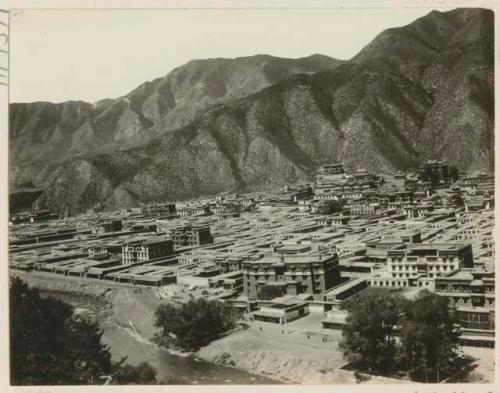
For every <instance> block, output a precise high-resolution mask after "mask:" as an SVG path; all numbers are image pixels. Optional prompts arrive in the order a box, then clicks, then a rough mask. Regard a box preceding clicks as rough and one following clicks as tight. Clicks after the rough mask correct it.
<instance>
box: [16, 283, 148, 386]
mask: <svg viewBox="0 0 500 393" xmlns="http://www.w3.org/2000/svg"><path fill="white" fill-rule="evenodd" d="M9 289H10V359H11V369H10V378H11V379H10V380H11V384H12V385H101V384H104V383H107V384H109V383H111V384H155V383H157V380H156V370H155V369H154V368H153V367H151V366H150V365H149V364H148V363H141V364H139V365H138V366H136V367H134V366H131V365H129V364H125V361H126V358H122V359H121V360H120V361H118V362H114V361H112V360H111V353H110V351H109V347H108V346H106V345H105V344H103V343H102V340H101V338H102V335H103V331H102V330H101V329H100V327H99V325H98V323H97V322H92V321H88V320H86V319H83V318H80V317H78V316H76V315H75V314H74V313H73V308H72V307H71V306H70V305H69V304H67V303H65V302H62V301H60V300H57V299H54V298H52V297H48V298H42V297H40V293H39V291H38V289H36V288H31V287H29V286H28V285H27V284H26V283H25V282H24V281H22V280H21V279H19V278H14V279H12V280H11V282H10V288H9Z"/></svg>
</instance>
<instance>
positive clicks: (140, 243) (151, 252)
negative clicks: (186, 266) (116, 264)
mask: <svg viewBox="0 0 500 393" xmlns="http://www.w3.org/2000/svg"><path fill="white" fill-rule="evenodd" d="M173 254H174V248H173V243H172V241H171V240H169V239H141V240H135V241H130V242H127V243H125V244H123V245H122V263H123V264H124V265H130V264H132V263H135V262H146V261H150V260H152V259H157V258H161V257H167V256H170V255H173Z"/></svg>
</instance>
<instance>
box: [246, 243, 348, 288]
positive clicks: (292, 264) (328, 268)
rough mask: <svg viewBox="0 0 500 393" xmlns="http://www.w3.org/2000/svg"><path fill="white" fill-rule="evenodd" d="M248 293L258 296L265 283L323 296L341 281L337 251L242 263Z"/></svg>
mask: <svg viewBox="0 0 500 393" xmlns="http://www.w3.org/2000/svg"><path fill="white" fill-rule="evenodd" d="M242 269H243V283H244V293H245V295H246V296H247V297H248V298H256V297H257V296H258V293H259V292H260V290H261V289H262V287H264V286H265V285H271V286H277V287H279V288H281V289H282V293H283V294H287V295H298V294H302V293H308V294H312V295H315V296H316V297H318V298H321V297H322V295H323V293H324V292H325V291H326V290H328V289H330V288H332V287H333V286H335V285H337V284H339V283H340V282H341V277H340V267H339V262H338V256H337V253H336V252H333V251H329V252H324V251H319V252H308V253H303V254H291V255H289V254H281V255H278V254H271V255H268V256H264V257H262V258H261V259H257V260H252V261H245V262H243V263H242Z"/></svg>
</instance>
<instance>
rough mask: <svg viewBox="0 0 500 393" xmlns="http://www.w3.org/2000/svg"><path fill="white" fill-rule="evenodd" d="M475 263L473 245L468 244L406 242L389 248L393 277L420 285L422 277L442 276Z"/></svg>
mask: <svg viewBox="0 0 500 393" xmlns="http://www.w3.org/2000/svg"><path fill="white" fill-rule="evenodd" d="M473 266H474V262H473V255H472V246H471V245H470V244H464V243H404V245H402V246H395V247H393V248H392V249H389V250H387V269H388V272H389V273H390V275H391V276H392V277H393V278H405V279H407V280H408V281H409V285H410V286H412V285H416V280H417V279H418V278H420V277H422V276H424V277H428V278H434V277H438V276H441V275H444V274H447V273H450V272H453V271H457V270H460V269H463V268H472V267H473Z"/></svg>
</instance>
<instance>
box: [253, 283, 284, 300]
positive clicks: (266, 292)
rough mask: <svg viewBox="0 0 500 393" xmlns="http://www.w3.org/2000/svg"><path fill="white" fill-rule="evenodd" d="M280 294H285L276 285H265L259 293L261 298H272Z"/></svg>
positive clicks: (258, 295)
mask: <svg viewBox="0 0 500 393" xmlns="http://www.w3.org/2000/svg"><path fill="white" fill-rule="evenodd" d="M280 296H283V290H282V289H281V288H280V287H277V286H274V285H264V286H263V287H262V288H261V289H260V291H259V293H258V294H257V297H258V298H259V299H260V300H271V299H274V298H277V297H280Z"/></svg>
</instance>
